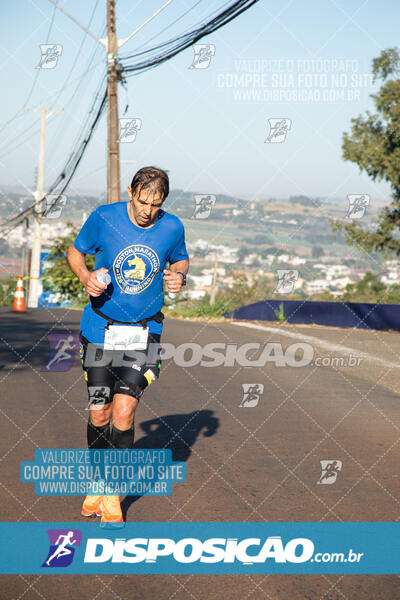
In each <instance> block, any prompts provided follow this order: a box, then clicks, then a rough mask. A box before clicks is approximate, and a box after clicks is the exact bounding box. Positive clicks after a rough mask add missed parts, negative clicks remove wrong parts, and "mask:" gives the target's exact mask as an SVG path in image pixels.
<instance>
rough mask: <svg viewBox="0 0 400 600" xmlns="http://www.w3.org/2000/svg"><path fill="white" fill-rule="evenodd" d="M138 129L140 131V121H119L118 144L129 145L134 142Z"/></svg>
mask: <svg viewBox="0 0 400 600" xmlns="http://www.w3.org/2000/svg"><path fill="white" fill-rule="evenodd" d="M139 129H142V119H120V120H119V142H120V143H121V144H131V143H132V142H134V141H135V140H136V135H137V132H138V131H139Z"/></svg>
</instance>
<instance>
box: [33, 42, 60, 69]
mask: <svg viewBox="0 0 400 600" xmlns="http://www.w3.org/2000/svg"><path fill="white" fill-rule="evenodd" d="M39 47H40V52H41V53H42V56H41V58H40V62H39V64H38V65H37V67H36V69H54V68H55V67H56V66H57V62H58V59H59V57H60V56H61V54H62V50H63V47H62V46H61V44H39Z"/></svg>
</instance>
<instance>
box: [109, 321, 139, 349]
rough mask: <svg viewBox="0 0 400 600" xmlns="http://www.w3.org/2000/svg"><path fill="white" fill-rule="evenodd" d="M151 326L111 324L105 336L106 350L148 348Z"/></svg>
mask: <svg viewBox="0 0 400 600" xmlns="http://www.w3.org/2000/svg"><path fill="white" fill-rule="evenodd" d="M148 337H149V328H148V327H146V328H144V327H142V326H141V325H110V326H109V327H108V328H107V329H106V331H105V336H104V350H146V348H147V340H148Z"/></svg>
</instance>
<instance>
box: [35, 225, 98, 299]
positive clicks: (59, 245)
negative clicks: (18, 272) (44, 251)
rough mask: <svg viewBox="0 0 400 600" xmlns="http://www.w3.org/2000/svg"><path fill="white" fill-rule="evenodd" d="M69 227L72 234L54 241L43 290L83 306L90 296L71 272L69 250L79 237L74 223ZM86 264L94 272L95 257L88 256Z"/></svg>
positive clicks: (46, 267)
mask: <svg viewBox="0 0 400 600" xmlns="http://www.w3.org/2000/svg"><path fill="white" fill-rule="evenodd" d="M67 225H68V226H69V227H70V228H71V231H70V233H68V235H66V236H61V237H59V238H57V239H56V240H55V241H54V245H53V248H52V249H51V250H50V252H49V256H48V257H47V259H46V266H45V267H44V268H43V276H44V282H43V289H44V291H51V292H55V293H59V294H62V296H63V298H64V299H65V300H70V301H71V302H72V304H73V305H74V306H83V305H84V304H87V302H88V295H87V293H86V292H85V289H84V287H83V285H82V284H81V283H80V281H79V279H78V278H77V277H76V276H75V275H74V274H73V273H72V271H71V270H70V268H69V266H68V264H67V260H66V253H67V250H68V248H69V246H70V245H71V244H72V243H73V241H74V240H75V238H76V236H77V235H78V230H77V229H75V228H74V227H73V225H72V223H67ZM86 264H87V266H88V269H89V270H93V269H94V256H90V255H87V256H86Z"/></svg>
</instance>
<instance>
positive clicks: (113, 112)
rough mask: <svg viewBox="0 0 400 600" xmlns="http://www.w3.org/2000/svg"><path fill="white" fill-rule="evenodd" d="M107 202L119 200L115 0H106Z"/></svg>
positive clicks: (111, 202)
mask: <svg viewBox="0 0 400 600" xmlns="http://www.w3.org/2000/svg"><path fill="white" fill-rule="evenodd" d="M107 33H108V36H107V64H108V69H107V98H108V169H107V189H108V199H107V202H108V204H113V203H114V202H120V201H121V183H120V166H119V121H118V79H119V72H118V41H117V28H116V20H115V0H107Z"/></svg>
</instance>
